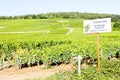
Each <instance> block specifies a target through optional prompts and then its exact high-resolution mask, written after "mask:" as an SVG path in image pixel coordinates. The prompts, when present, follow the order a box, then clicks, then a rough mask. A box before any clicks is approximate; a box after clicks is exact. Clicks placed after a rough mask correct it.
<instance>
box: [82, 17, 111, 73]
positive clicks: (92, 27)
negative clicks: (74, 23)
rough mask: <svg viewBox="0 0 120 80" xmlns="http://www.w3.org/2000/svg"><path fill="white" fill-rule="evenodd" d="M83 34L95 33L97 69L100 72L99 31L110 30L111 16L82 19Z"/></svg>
mask: <svg viewBox="0 0 120 80" xmlns="http://www.w3.org/2000/svg"><path fill="white" fill-rule="evenodd" d="M83 26H84V33H85V34H97V53H98V56H97V57H98V71H99V72H100V33H102V32H111V31H112V29H111V18H102V19H94V20H85V21H84V25H83Z"/></svg>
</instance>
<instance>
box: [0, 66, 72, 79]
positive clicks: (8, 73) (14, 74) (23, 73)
mask: <svg viewBox="0 0 120 80" xmlns="http://www.w3.org/2000/svg"><path fill="white" fill-rule="evenodd" d="M42 66H43V65H41V66H34V67H28V68H22V69H17V70H16V69H15V68H14V67H10V68H6V69H3V70H0V80H32V79H36V78H38V79H39V78H40V79H42V80H44V79H45V78H46V77H48V76H50V75H53V74H54V73H56V72H59V71H65V70H71V69H72V65H71V64H67V65H65V64H61V65H59V66H53V67H52V68H49V69H43V68H42Z"/></svg>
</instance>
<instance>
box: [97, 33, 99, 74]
mask: <svg viewBox="0 0 120 80" xmlns="http://www.w3.org/2000/svg"><path fill="white" fill-rule="evenodd" d="M97 50H98V56H97V57H98V71H99V72H100V34H99V33H97Z"/></svg>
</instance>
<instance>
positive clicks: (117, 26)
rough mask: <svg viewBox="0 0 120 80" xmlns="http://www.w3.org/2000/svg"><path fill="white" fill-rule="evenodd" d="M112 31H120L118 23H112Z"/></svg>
mask: <svg viewBox="0 0 120 80" xmlns="http://www.w3.org/2000/svg"><path fill="white" fill-rule="evenodd" d="M113 30H120V22H115V23H114V25H113Z"/></svg>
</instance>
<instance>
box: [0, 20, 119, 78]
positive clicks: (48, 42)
mask: <svg viewBox="0 0 120 80" xmlns="http://www.w3.org/2000/svg"><path fill="white" fill-rule="evenodd" d="M60 21H61V19H35V20H33V19H32V20H31V19H28V20H0V27H3V28H0V32H1V33H0V69H1V70H2V69H4V68H9V67H11V66H15V67H16V69H22V68H24V67H31V66H35V65H41V64H43V65H45V68H47V67H49V66H52V65H60V64H69V63H70V64H75V60H74V58H75V57H77V56H78V55H81V56H82V57H86V56H87V54H89V56H91V58H92V59H96V58H97V46H96V45H97V42H96V40H97V39H96V35H95V34H92V35H85V34H83V27H82V25H83V23H82V21H83V20H78V19H66V20H62V22H60ZM69 28H73V31H72V32H71V33H70V34H69V35H66V33H67V32H68V31H69ZM29 31H36V32H31V33H7V32H29ZM44 31H49V33H46V32H44ZM119 34H120V32H119V31H113V32H111V33H102V34H100V42H101V53H102V56H101V58H102V65H101V66H103V68H102V69H103V70H101V74H100V76H99V73H97V71H96V68H94V67H90V68H89V69H88V70H83V74H82V76H81V77H79V76H78V75H77V72H76V71H74V73H76V74H75V75H73V73H70V74H71V75H73V76H70V77H72V78H73V80H78V79H83V80H84V79H85V80H88V79H89V80H97V79H98V78H99V79H100V80H103V79H105V80H106V78H105V77H106V76H107V77H108V78H109V79H110V78H111V79H110V80H118V79H119V78H120V75H119V74H120V68H119V67H120V54H118V58H117V60H116V61H112V62H109V61H108V57H111V56H115V55H116V53H120V36H119ZM5 62H7V65H6V66H5V67H4V63H5ZM110 64H111V65H110ZM95 72H96V75H95V77H93V76H94V74H92V73H95ZM63 74H65V75H66V74H67V73H63ZM88 74H91V76H88ZM113 74H115V76H113V78H112V77H110V76H112V75H113ZM109 75H110V76H109ZM86 76H87V77H86ZM101 76H102V78H100V77H101ZM61 78H62V77H61ZM72 78H70V79H72ZM86 78H87V79H86ZM62 80H64V79H62ZM68 80H69V79H68Z"/></svg>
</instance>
